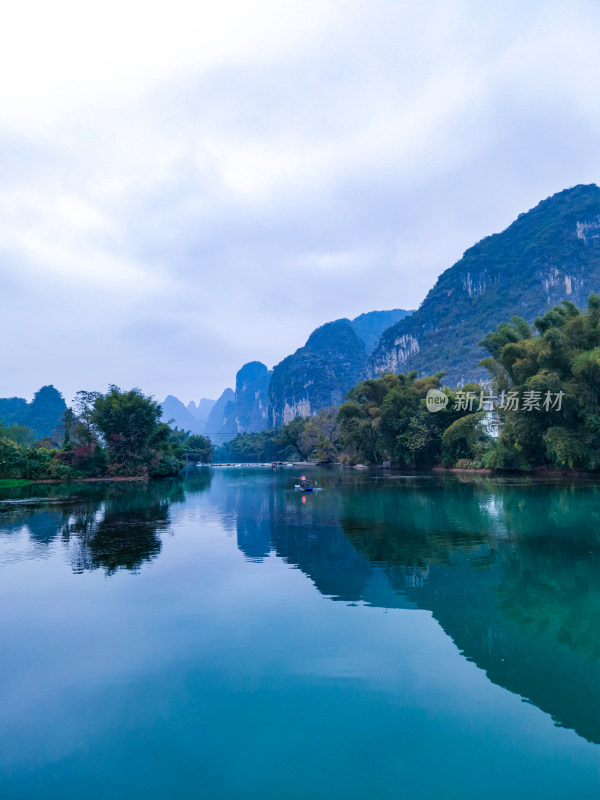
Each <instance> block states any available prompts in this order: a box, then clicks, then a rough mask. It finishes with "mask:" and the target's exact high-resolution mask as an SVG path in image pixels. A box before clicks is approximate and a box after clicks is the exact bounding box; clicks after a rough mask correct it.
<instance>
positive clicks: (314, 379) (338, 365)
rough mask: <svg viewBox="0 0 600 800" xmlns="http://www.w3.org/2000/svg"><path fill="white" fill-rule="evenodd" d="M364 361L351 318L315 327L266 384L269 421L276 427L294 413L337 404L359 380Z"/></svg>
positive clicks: (364, 357)
mask: <svg viewBox="0 0 600 800" xmlns="http://www.w3.org/2000/svg"><path fill="white" fill-rule="evenodd" d="M366 361H367V351H366V349H365V345H364V342H363V341H362V340H361V339H360V338H359V337H358V335H357V333H356V331H355V330H354V328H353V326H352V323H351V322H350V320H347V319H341V320H337V321H336V322H328V323H326V324H325V325H322V326H321V327H320V328H317V330H316V331H314V332H313V333H312V334H311V335H310V336H309V338H308V341H307V342H306V344H305V346H304V347H301V348H300V349H299V350H296V352H295V353H294V354H293V355H291V356H288V357H287V358H284V359H283V361H281V362H280V363H279V364H277V366H276V367H275V368H274V369H273V375H272V377H271V381H270V385H269V422H270V424H271V426H272V427H275V428H276V427H279V426H280V425H283V424H284V423H286V422H289V421H290V420H292V419H294V417H295V416H297V415H301V416H311V415H313V414H315V413H316V412H317V411H318V410H319V409H320V408H327V407H328V406H334V405H339V404H340V403H342V402H343V400H344V397H345V395H346V392H348V390H349V389H350V388H351V387H352V386H353V385H354V384H355V383H356V382H357V381H358V380H359V378H360V376H361V374H362V372H363V370H364V368H365V365H366Z"/></svg>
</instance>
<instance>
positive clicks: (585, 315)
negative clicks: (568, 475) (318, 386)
mask: <svg viewBox="0 0 600 800" xmlns="http://www.w3.org/2000/svg"><path fill="white" fill-rule="evenodd" d="M480 344H481V346H482V347H484V348H485V349H486V350H487V352H488V353H489V356H488V357H487V358H485V359H484V360H483V361H482V362H480V363H481V365H482V366H484V367H486V368H487V370H488V372H489V374H490V380H489V381H487V382H486V384H485V386H484V385H479V384H469V385H466V386H462V387H460V388H459V389H457V390H454V389H451V388H449V387H447V386H443V383H442V379H443V373H441V372H440V373H437V374H435V375H432V376H429V377H422V378H419V377H418V376H417V373H416V372H410V373H409V374H407V375H402V374H401V375H395V374H393V373H384V374H383V375H382V376H381V377H380V378H377V379H371V380H366V381H362V382H361V383H359V384H357V386H355V387H354V388H353V389H352V390H351V391H350V392H349V394H348V395H347V398H346V402H345V403H344V404H343V405H342V406H341V407H340V408H339V409H327V410H326V411H321V412H319V413H318V414H317V415H316V416H315V417H312V418H301V417H297V418H296V419H295V420H292V421H291V422H288V423H287V424H286V425H284V426H283V427H282V428H279V429H277V430H270V431H265V432H263V433H255V434H240V435H238V436H237V437H236V438H235V439H233V440H232V441H231V442H229V443H228V444H227V445H224V446H223V447H221V448H219V449H218V450H217V453H216V458H217V459H218V460H219V461H230V462H231V461H248V462H252V461H275V460H286V459H296V458H302V459H312V460H315V461H336V462H341V463H345V464H357V463H364V464H370V465H374V464H382V463H384V462H390V463H391V464H392V465H394V466H396V467H409V468H417V469H427V468H431V467H432V466H436V465H441V466H445V467H453V466H457V467H462V468H492V469H500V470H512V471H521V472H523V471H525V472H527V471H531V470H533V469H536V468H547V469H563V468H572V469H582V470H591V471H594V470H598V469H600V296H599V295H597V294H591V295H590V297H589V299H588V306H587V309H585V310H584V311H583V312H581V311H580V310H579V309H578V308H577V307H576V306H575V305H574V304H573V303H570V302H563V303H561V304H560V305H558V306H556V307H555V308H553V309H551V310H550V311H548V312H546V313H545V314H543V315H541V316H540V317H538V318H536V320H535V322H534V325H533V327H532V326H530V325H529V324H528V323H527V321H526V320H525V319H523V318H522V317H512V318H511V320H510V321H509V322H503V323H501V324H500V325H499V326H498V328H497V330H496V331H494V332H492V333H489V334H487V336H485V338H484V339H483V341H482V342H481V343H480ZM430 390H437V392H438V393H441V394H442V395H444V396H445V397H446V398H447V401H446V404H445V407H443V408H441V409H440V410H439V411H438V413H431V411H430V410H429V409H428V405H427V395H428V392H430Z"/></svg>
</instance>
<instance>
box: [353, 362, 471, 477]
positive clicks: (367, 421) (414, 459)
mask: <svg viewBox="0 0 600 800" xmlns="http://www.w3.org/2000/svg"><path fill="white" fill-rule="evenodd" d="M441 378H442V375H441V374H438V375H432V376H430V377H427V378H418V377H417V373H416V372H410V373H409V374H408V375H394V374H393V373H392V372H388V373H385V374H384V375H382V377H381V378H377V379H370V380H366V381H363V382H362V383H359V384H358V385H357V386H356V387H355V388H354V389H352V391H351V392H350V393H349V394H348V401H347V402H346V403H344V405H343V406H342V407H341V408H340V410H339V414H338V424H339V440H340V444H341V450H342V459H343V460H347V461H350V462H354V463H356V462H359V461H360V462H363V463H367V464H380V463H382V462H384V461H390V462H393V463H395V464H397V465H402V466H407V467H416V468H425V467H431V466H433V465H434V464H439V463H442V462H443V461H444V462H445V463H449V462H453V461H456V460H457V459H459V458H468V459H473V458H476V457H477V456H478V455H479V454H480V451H481V449H482V447H483V445H484V442H485V438H486V437H485V436H484V435H483V433H482V431H481V429H480V427H479V425H476V426H475V430H474V431H471V430H470V429H469V430H467V429H466V428H464V426H463V427H462V428H461V427H460V426H459V423H461V421H462V419H463V417H465V416H466V411H464V410H460V411H457V410H453V406H454V400H455V393H454V392H453V391H452V390H451V389H449V388H447V387H444V389H443V392H444V394H446V395H447V396H448V398H449V402H448V407H447V408H446V409H444V410H442V411H440V412H439V413H435V414H432V413H431V412H430V411H428V410H427V407H426V405H425V397H426V395H427V392H428V391H429V390H430V389H437V390H441V389H442V385H441ZM465 388H466V389H468V390H472V391H480V387H479V386H477V385H472V386H469V387H465ZM480 416H481V415H479V414H477V415H475V418H476V420H477V422H479V418H480ZM449 430H453V431H454V436H451V437H446V439H444V436H445V433H446V432H447V431H449Z"/></svg>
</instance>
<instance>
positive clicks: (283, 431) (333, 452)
mask: <svg viewBox="0 0 600 800" xmlns="http://www.w3.org/2000/svg"><path fill="white" fill-rule="evenodd" d="M338 452H339V439H338V426H337V408H326V409H321V410H320V411H319V412H318V413H317V414H316V415H315V416H314V417H300V416H298V417H296V418H295V419H293V420H292V421H291V422H288V423H286V424H285V425H282V426H281V428H276V429H271V430H268V431H262V433H240V434H238V435H237V436H236V437H235V438H234V439H232V441H230V442H228V443H227V444H225V445H223V446H221V447H220V448H218V450H217V452H216V456H215V458H216V460H217V461H220V462H224V463H232V462H235V463H240V462H242V463H250V464H255V463H261V462H268V461H289V460H295V459H303V460H305V459H314V460H316V461H320V462H326V461H332V460H336V459H337V457H338Z"/></svg>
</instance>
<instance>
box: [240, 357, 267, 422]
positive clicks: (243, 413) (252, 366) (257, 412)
mask: <svg viewBox="0 0 600 800" xmlns="http://www.w3.org/2000/svg"><path fill="white" fill-rule="evenodd" d="M271 374H272V373H271V372H269V370H268V369H267V368H266V366H265V365H264V364H262V363H261V362H260V361H250V362H249V363H248V364H244V366H243V367H242V368H241V369H240V371H239V372H238V374H237V375H236V377H235V425H236V430H237V432H238V433H240V432H247V433H260V431H264V430H265V429H266V428H268V427H269V381H270V379H271Z"/></svg>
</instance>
